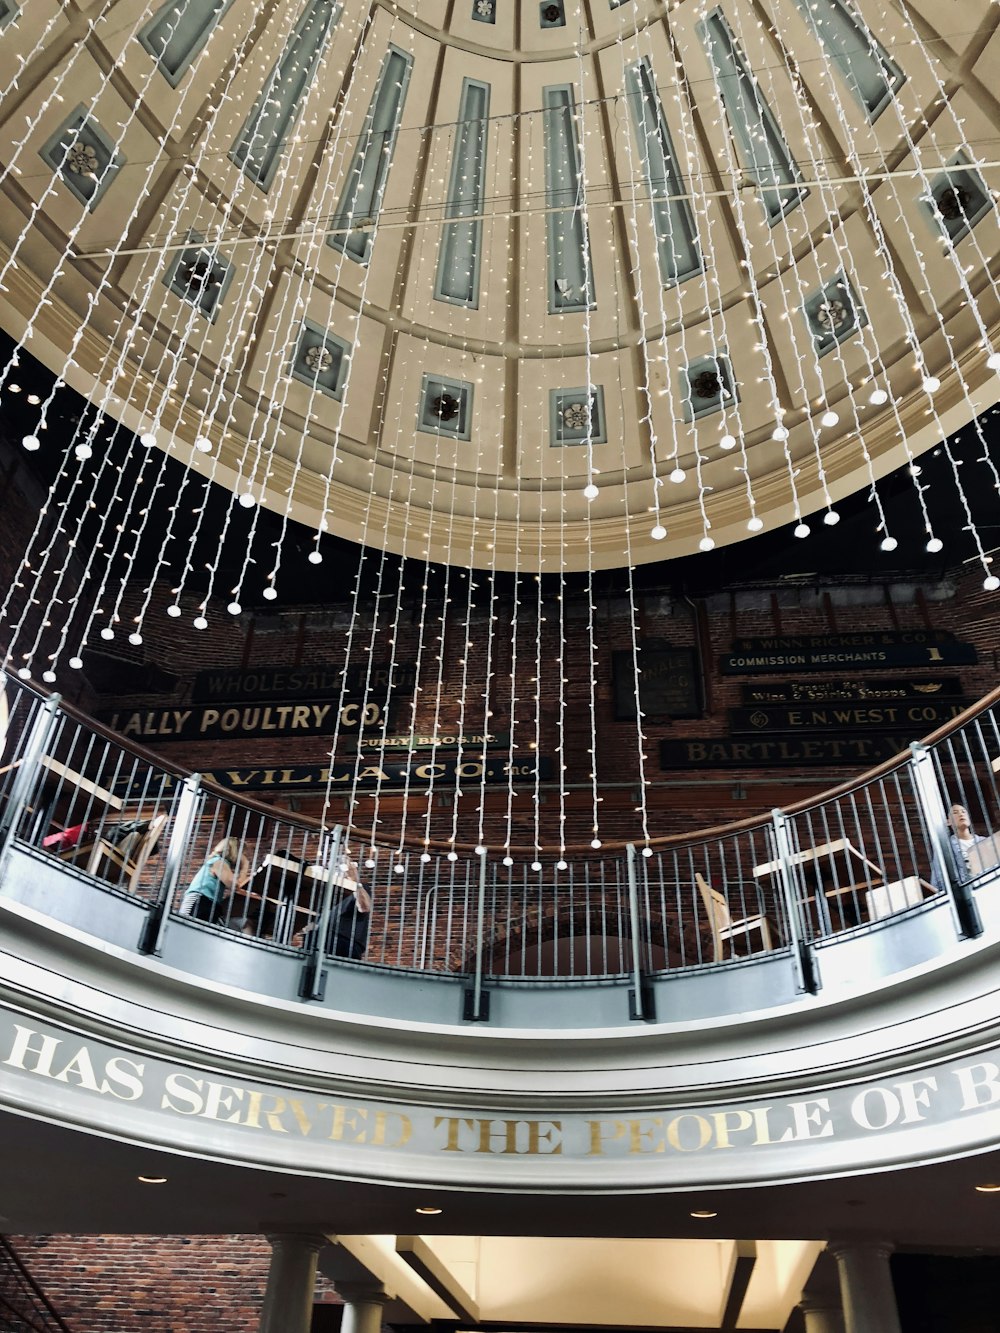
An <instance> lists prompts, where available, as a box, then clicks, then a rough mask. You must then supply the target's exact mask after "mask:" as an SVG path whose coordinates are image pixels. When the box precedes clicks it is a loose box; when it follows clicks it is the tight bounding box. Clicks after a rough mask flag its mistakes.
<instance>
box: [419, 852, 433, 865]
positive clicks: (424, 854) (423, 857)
mask: <svg viewBox="0 0 1000 1333" xmlns="http://www.w3.org/2000/svg"><path fill="white" fill-rule="evenodd" d="M420 859H421V861H423V863H424V865H426V864H427V863H428V861H429V860H430V859H431V854H430V852H421V853H420Z"/></svg>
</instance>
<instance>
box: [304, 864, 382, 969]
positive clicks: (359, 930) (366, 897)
mask: <svg viewBox="0 0 1000 1333" xmlns="http://www.w3.org/2000/svg"><path fill="white" fill-rule="evenodd" d="M334 885H335V886H339V887H340V888H341V889H342V890H343V895H342V897H341V898H340V901H339V902H338V901H336V900H335V901H334V903H333V906H332V907H331V909H330V921H329V924H328V926H327V930H326V945H325V949H324V951H325V953H326V954H327V955H328V956H330V957H332V958H353V959H355V960H357V959H359V958H363V957H364V955H365V950H366V949H367V948H368V931H369V928H370V925H371V911H372V899H371V894H370V893H369V892H368V890H367V889H366V888H365V886H364V885H363V884H362V883H361V879H360V876H359V874H358V863H357V862H356V861H354V860H352V859H351V857H349V856H348V857H347V858H346V861H345V865H344V870H343V872H342V874H340V875H337V876H335V878H334ZM302 944H303V947H304V948H306V949H311V948H314V947H315V944H316V929H315V927H314V928H313V929H312V930H309V931H306V933H305V935H304V936H303V938H302Z"/></svg>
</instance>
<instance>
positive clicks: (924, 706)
mask: <svg viewBox="0 0 1000 1333" xmlns="http://www.w3.org/2000/svg"><path fill="white" fill-rule="evenodd" d="M967 707H968V701H967V700H965V699H942V700H941V701H940V702H929V701H924V702H921V703H910V702H904V703H891V704H882V703H875V704H873V703H855V702H853V701H851V702H847V703H839V704H837V703H834V704H798V705H797V706H796V707H794V708H784V707H776V706H774V705H771V706H766V707H757V708H731V709H730V710H729V730H730V731H731V732H733V733H734V734H735V735H737V736H739V735H749V736H753V735H760V734H761V733H762V732H765V731H767V732H771V731H793V732H794V731H836V732H838V733H840V734H843V733H844V732H845V731H852V732H856V731H897V730H898V729H899V728H900V727H906V728H907V729H908V730H911V731H913V734H914V737H915V738H916V737H917V736H925V735H926V734H927V733H928V732H930V731H934V730H936V729H937V728H938V727H943V726H944V724H945V723H946V722H950V721H951V720H952V718H955V717H958V715H959V713H961V712H963V711H964V709H966V708H967Z"/></svg>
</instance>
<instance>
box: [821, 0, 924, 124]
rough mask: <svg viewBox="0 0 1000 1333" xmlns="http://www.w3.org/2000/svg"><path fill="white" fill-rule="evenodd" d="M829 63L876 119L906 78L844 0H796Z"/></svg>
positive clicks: (853, 94)
mask: <svg viewBox="0 0 1000 1333" xmlns="http://www.w3.org/2000/svg"><path fill="white" fill-rule="evenodd" d="M796 4H797V5H798V7H799V9H800V10H801V11H802V15H803V17H804V18H805V20H806V22H807V23H808V24H809V27H810V28H811V29H812V31H813V34H814V35H815V37H816V38H817V39H818V40H819V42H820V43H821V44H822V46H823V48H824V50H825V51H826V54H827V57H828V59H829V61H830V63H831V64H832V65H833V66H834V67H835V69H836V70H837V72H838V73H839V74H840V76H841V78H842V79H843V80H844V82H845V83H846V84H847V86H848V87H849V88H850V90H851V94H852V96H853V97H854V98H855V99H856V100H857V101H858V102H859V103H860V104H861V106H862V107H863V108H864V110H865V114H866V115H867V116H868V119H869V120H875V119H877V117H878V116H880V115H881V113H882V112H883V111H884V110H885V108H886V107H887V106H888V105H889V103H890V101H891V100H892V98H893V96H894V95H895V94H896V93H897V92H898V91H899V89H900V88H901V87H902V86H903V84H904V83H905V82H906V77H905V75H904V74H903V72H902V70H900V68H899V66H898V65H896V64H895V63H894V62H893V61H892V60H891V59H890V58H889V53H888V52H887V51H886V50H885V48H884V47H883V46H882V44H881V43H880V42H879V41H878V39H877V38H876V37H875V36H874V35H873V34H872V33H871V32H870V31H869V30H868V27H867V26H866V24H865V23H864V22H863V21H862V19H861V17H860V15H858V14H856V13H855V12H854V10H853V8H852V7H851V5H850V4H848V3H847V0H796Z"/></svg>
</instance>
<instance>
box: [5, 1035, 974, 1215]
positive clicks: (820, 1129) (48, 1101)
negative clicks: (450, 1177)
mask: <svg viewBox="0 0 1000 1333" xmlns="http://www.w3.org/2000/svg"><path fill="white" fill-rule="evenodd" d="M0 1068H2V1070H3V1078H2V1080H0V1087H2V1093H0V1105H7V1106H9V1107H11V1108H12V1109H14V1110H16V1111H17V1112H18V1113H20V1114H24V1113H25V1111H26V1110H27V1111H29V1112H31V1111H34V1112H35V1113H36V1114H40V1115H41V1116H42V1118H43V1119H46V1120H49V1121H57V1122H59V1121H62V1120H66V1121H67V1122H69V1123H71V1124H72V1125H73V1128H74V1129H75V1130H77V1131H79V1130H81V1129H82V1128H83V1127H85V1126H87V1125H88V1124H90V1125H95V1126H99V1127H101V1128H102V1129H103V1130H104V1132H108V1131H109V1130H110V1132H112V1134H121V1135H122V1136H123V1137H128V1136H130V1135H131V1136H132V1137H136V1136H138V1137H140V1138H141V1139H142V1141H144V1142H146V1143H154V1142H157V1141H159V1142H162V1143H164V1144H166V1145H168V1146H169V1147H170V1148H172V1149H176V1148H182V1149H183V1150H184V1151H187V1152H193V1153H195V1154H196V1155H197V1153H198V1152H199V1151H206V1150H208V1151H214V1152H215V1153H216V1155H218V1154H219V1152H220V1151H221V1146H222V1145H224V1146H225V1156H226V1157H227V1158H230V1159H232V1160H235V1161H243V1162H247V1163H250V1164H254V1163H268V1162H270V1161H272V1160H277V1159H279V1158H280V1160H281V1162H282V1165H283V1166H284V1167H285V1169H289V1167H290V1166H291V1167H292V1169H294V1163H296V1162H297V1161H299V1160H301V1161H303V1162H304V1163H307V1167H304V1168H303V1169H308V1171H309V1172H310V1173H324V1172H335V1171H338V1170H339V1171H344V1170H351V1171H354V1172H358V1173H361V1174H366V1173H368V1172H371V1173H373V1174H377V1173H378V1172H379V1171H383V1172H384V1171H385V1170H389V1171H392V1170H394V1169H399V1170H401V1171H405V1170H412V1169H413V1162H414V1159H420V1158H425V1159H429V1161H428V1170H430V1171H434V1170H439V1171H443V1170H446V1169H450V1168H444V1166H443V1164H444V1163H445V1162H447V1161H449V1160H454V1159H455V1158H465V1159H466V1167H465V1169H466V1170H469V1171H472V1172H474V1173H475V1174H476V1175H477V1176H481V1175H482V1173H483V1171H484V1169H485V1170H486V1172H487V1173H488V1183H490V1184H495V1185H496V1187H497V1188H503V1184H504V1179H505V1176H506V1175H508V1173H510V1172H514V1173H518V1172H519V1168H518V1167H517V1165H516V1164H517V1162H518V1161H520V1162H521V1163H522V1169H520V1175H521V1176H522V1178H523V1166H524V1165H525V1159H531V1164H530V1165H531V1173H532V1175H531V1179H532V1180H537V1182H538V1183H539V1184H542V1183H545V1182H548V1183H549V1184H550V1185H551V1186H556V1185H558V1183H559V1181H560V1180H561V1179H562V1178H564V1177H565V1178H568V1179H570V1180H578V1176H579V1164H580V1163H581V1162H593V1161H595V1159H600V1160H601V1163H602V1168H601V1169H602V1172H603V1174H602V1176H601V1179H602V1182H603V1186H604V1188H607V1186H608V1182H609V1179H612V1178H614V1179H617V1178H618V1177H617V1176H615V1177H609V1175H608V1172H609V1170H613V1169H614V1168H615V1166H617V1172H618V1175H619V1176H622V1175H623V1176H625V1177H627V1178H628V1179H635V1180H637V1181H639V1180H641V1181H642V1183H643V1184H644V1185H645V1186H646V1187H649V1186H650V1185H651V1184H656V1185H659V1186H661V1187H663V1186H664V1185H670V1184H673V1185H676V1184H677V1183H678V1181H679V1180H690V1179H697V1178H699V1176H700V1174H701V1173H702V1170H703V1168H702V1165H701V1163H702V1162H704V1163H705V1164H706V1165H707V1163H708V1162H712V1163H717V1162H718V1161H719V1158H720V1155H721V1154H723V1153H725V1155H726V1174H727V1177H728V1178H729V1179H739V1178H746V1177H750V1178H756V1179H765V1178H767V1177H768V1176H769V1175H771V1174H774V1175H780V1174H781V1173H782V1171H783V1170H785V1169H787V1165H788V1163H789V1160H790V1159H792V1160H795V1161H796V1162H799V1161H802V1160H803V1157H802V1154H803V1151H806V1152H807V1153H808V1163H809V1166H808V1170H806V1171H805V1172H802V1171H801V1169H800V1171H799V1174H805V1175H809V1174H816V1175H822V1174H824V1172H826V1173H829V1171H830V1170H831V1167H836V1168H839V1169H844V1167H845V1166H847V1167H848V1169H850V1170H851V1171H852V1172H853V1171H857V1170H859V1169H860V1170H863V1169H865V1167H866V1166H867V1167H869V1169H870V1168H871V1166H872V1165H873V1164H876V1163H878V1162H879V1161H880V1160H882V1159H884V1158H886V1157H894V1158H895V1159H897V1160H899V1159H904V1160H905V1159H907V1158H910V1159H912V1158H913V1157H915V1156H917V1155H918V1154H920V1153H921V1152H923V1153H926V1154H927V1155H928V1156H930V1157H934V1156H940V1155H942V1154H944V1153H948V1154H952V1153H954V1152H956V1151H959V1150H960V1148H966V1149H968V1148H973V1147H977V1146H981V1145H983V1144H984V1143H988V1142H990V1141H991V1140H993V1139H995V1131H996V1122H997V1114H998V1110H1000V1051H997V1050H995V1049H987V1050H985V1051H978V1052H976V1053H975V1055H974V1056H958V1057H954V1058H951V1059H948V1060H944V1061H939V1062H934V1063H930V1064H928V1065H927V1066H925V1067H921V1068H918V1069H912V1068H910V1069H907V1071H906V1073H905V1075H904V1076H902V1077H901V1076H897V1075H893V1074H886V1075H884V1076H882V1077H880V1078H878V1079H865V1080H860V1081H856V1082H849V1083H845V1084H842V1085H839V1086H838V1085H833V1086H829V1087H823V1088H818V1089H816V1090H815V1091H810V1090H803V1091H801V1092H798V1093H795V1094H791V1095H789V1094H784V1095H782V1094H778V1095H775V1096H771V1097H767V1098H744V1099H741V1100H739V1101H733V1100H722V1099H718V1100H712V1101H708V1102H705V1103H698V1102H695V1103H691V1104H685V1105H684V1106H671V1105H669V1104H663V1105H662V1106H657V1105H652V1106H647V1105H644V1106H643V1107H642V1108H641V1109H639V1108H635V1109H634V1110H632V1109H630V1108H628V1107H627V1106H625V1107H623V1108H622V1109H621V1110H620V1111H617V1112H613V1113H611V1114H589V1115H588V1114H587V1113H586V1112H580V1111H573V1110H569V1111H563V1110H561V1109H560V1108H551V1109H550V1108H547V1107H544V1106H541V1105H540V1106H539V1107H538V1108H537V1109H536V1110H534V1111H531V1110H529V1111H527V1112H525V1111H522V1112H521V1113H520V1114H517V1113H515V1114H511V1113H510V1112H507V1113H506V1114H504V1113H501V1115H500V1116H498V1115H497V1114H496V1112H495V1111H492V1110H491V1109H490V1108H489V1107H488V1106H478V1107H477V1106H470V1107H468V1108H463V1110H462V1111H461V1112H459V1113H457V1114H456V1112H455V1110H454V1108H452V1107H447V1106H444V1105H442V1106H435V1105H433V1104H430V1105H428V1104H411V1103H406V1102H397V1101H388V1100H381V1099H374V1098H366V1097H365V1096H364V1094H363V1093H361V1094H360V1095H357V1094H356V1095H347V1096H345V1095H344V1094H343V1092H342V1091H340V1090H339V1089H337V1088H336V1087H331V1088H329V1089H324V1088H323V1087H322V1086H320V1087H316V1086H315V1085H313V1086H310V1087H301V1086H300V1087H294V1086H287V1085H282V1084H278V1083H273V1082H269V1081H264V1080H262V1079H256V1078H254V1077H253V1076H252V1073H250V1074H249V1075H248V1074H241V1073H239V1072H226V1073H223V1072H221V1071H218V1070H215V1069H212V1068H211V1067H205V1066H204V1065H202V1064H196V1063H193V1062H191V1063H188V1062H182V1061H181V1060H178V1059H175V1060H171V1059H169V1058H163V1056H162V1055H160V1054H157V1053H153V1052H147V1051H145V1050H143V1049H139V1048H125V1047H119V1046H117V1045H112V1044H110V1043H107V1042H104V1041H99V1040H96V1039H93V1038H84V1037H82V1036H81V1035H79V1034H77V1033H73V1032H71V1031H69V1030H68V1029H65V1028H62V1027H59V1026H57V1025H55V1024H53V1023H50V1022H47V1021H46V1022H43V1021H41V1020H38V1019H35V1018H33V1017H29V1016H27V1015H21V1014H18V1013H13V1012H8V1011H7V1010H3V1011H0ZM943 1131H946V1132H943ZM880 1139H882V1140H883V1144H882V1145H879V1146H876V1145H878V1141H879V1140H880ZM889 1144H891V1145H892V1146H891V1147H890V1146H888V1145H889ZM296 1145H301V1148H302V1151H301V1153H296V1151H295V1149H296ZM393 1162H396V1163H398V1168H396V1167H394V1166H393ZM431 1163H436V1164H437V1165H436V1166H435V1165H432V1164H431Z"/></svg>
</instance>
